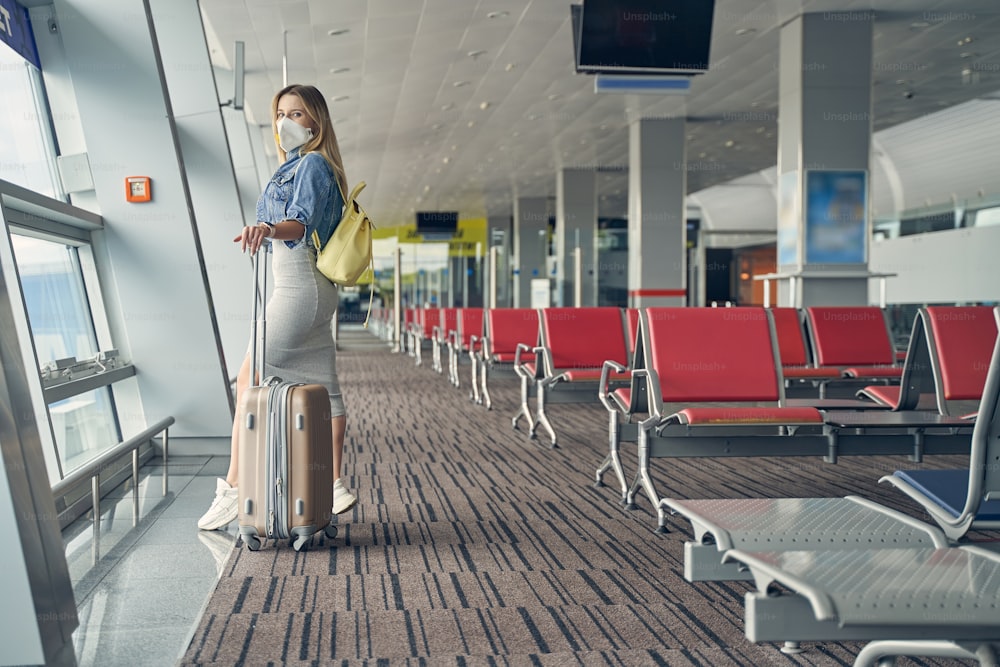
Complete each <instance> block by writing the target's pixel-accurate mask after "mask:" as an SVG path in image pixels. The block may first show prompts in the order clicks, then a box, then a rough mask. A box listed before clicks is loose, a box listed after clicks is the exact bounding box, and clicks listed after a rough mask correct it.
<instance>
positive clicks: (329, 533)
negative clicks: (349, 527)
mask: <svg viewBox="0 0 1000 667" xmlns="http://www.w3.org/2000/svg"><path fill="white" fill-rule="evenodd" d="M323 533H324V534H325V535H326V539H328V540H332V539H333V538H335V537H336V536H337V527H336V526H334V525H333V524H332V523H331V524H330V525H328V526H327V527H326V528H324V529H323Z"/></svg>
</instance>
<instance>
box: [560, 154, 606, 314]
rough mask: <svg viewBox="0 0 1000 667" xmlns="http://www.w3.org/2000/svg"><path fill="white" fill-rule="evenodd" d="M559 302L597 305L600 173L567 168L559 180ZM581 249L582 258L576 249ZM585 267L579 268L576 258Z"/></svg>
mask: <svg viewBox="0 0 1000 667" xmlns="http://www.w3.org/2000/svg"><path fill="white" fill-rule="evenodd" d="M555 246H556V248H555V250H556V291H555V293H556V299H557V303H556V304H555V305H558V306H575V305H577V303H576V300H575V298H574V290H576V289H577V284H576V276H580V280H581V285H580V286H579V290H580V296H581V299H580V303H579V305H580V306H596V305H597V270H596V267H597V255H596V253H595V248H596V247H597V172H595V171H594V170H593V169H563V170H562V171H560V172H559V175H558V178H557V179H556V231H555ZM577 249H579V255H577V253H576V250H577ZM577 256H579V257H580V263H581V265H582V268H581V269H580V270H578V269H577V266H576V257H577Z"/></svg>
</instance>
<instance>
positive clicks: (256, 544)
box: [243, 535, 260, 551]
mask: <svg viewBox="0 0 1000 667" xmlns="http://www.w3.org/2000/svg"><path fill="white" fill-rule="evenodd" d="M243 541H244V542H246V544H247V549H249V550H250V551H257V550H258V549H260V540H258V539H257V538H256V537H254V536H253V535H244V536H243Z"/></svg>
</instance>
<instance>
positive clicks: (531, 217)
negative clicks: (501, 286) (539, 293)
mask: <svg viewBox="0 0 1000 667" xmlns="http://www.w3.org/2000/svg"><path fill="white" fill-rule="evenodd" d="M548 254H549V200H548V199H547V198H546V197H520V198H518V199H515V200H514V267H513V274H514V279H513V297H514V298H513V306H514V308H529V307H530V306H531V281H532V279H533V278H548V275H546V274H547V271H546V267H545V259H546V257H548Z"/></svg>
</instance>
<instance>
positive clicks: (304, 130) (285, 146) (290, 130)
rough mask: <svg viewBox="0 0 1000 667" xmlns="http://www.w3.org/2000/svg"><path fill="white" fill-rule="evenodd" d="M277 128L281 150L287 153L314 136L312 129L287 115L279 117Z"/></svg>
mask: <svg viewBox="0 0 1000 667" xmlns="http://www.w3.org/2000/svg"><path fill="white" fill-rule="evenodd" d="M277 128H278V144H279V145H280V146H281V150H283V151H285V152H286V153H287V152H289V151H291V150H294V149H296V148H298V147H299V146H301V145H302V144H304V143H306V142H307V141H309V140H310V139H312V136H313V131H312V130H311V129H309V128H308V127H302V126H301V125H299V124H298V123H296V122H295V121H294V120H291V119H289V118H287V117H286V118H279V119H278V122H277Z"/></svg>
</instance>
